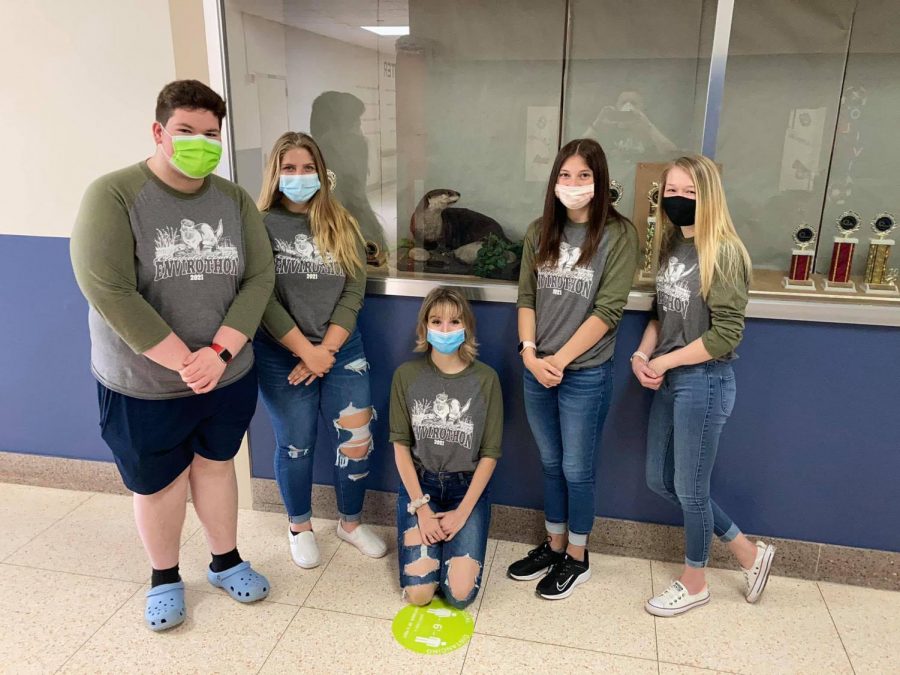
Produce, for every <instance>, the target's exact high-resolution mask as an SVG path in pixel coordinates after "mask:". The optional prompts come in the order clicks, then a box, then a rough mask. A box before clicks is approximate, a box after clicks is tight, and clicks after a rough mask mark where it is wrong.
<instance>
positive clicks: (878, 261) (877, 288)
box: [863, 213, 900, 295]
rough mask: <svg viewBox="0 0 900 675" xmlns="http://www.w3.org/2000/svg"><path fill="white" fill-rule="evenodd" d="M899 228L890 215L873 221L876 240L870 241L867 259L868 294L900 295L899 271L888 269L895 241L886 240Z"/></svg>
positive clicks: (866, 281) (866, 282) (866, 285)
mask: <svg viewBox="0 0 900 675" xmlns="http://www.w3.org/2000/svg"><path fill="white" fill-rule="evenodd" d="M895 227H897V219H896V218H895V217H894V216H893V215H892V214H890V213H879V214H878V215H877V216H875V220H873V221H872V231H873V232H874V233H875V235H876V236H875V238H873V239H869V255H868V257H867V258H866V276H865V283H864V284H863V290H864V291H865V292H866V293H876V294H881V295H900V290H898V289H897V283H896V282H897V277H898V276H900V274H898V270H896V269H888V267H887V263H888V258H890V257H891V247H892V246H893V245H894V240H893V239H885V237H887V236H888V235H889V234H890V233H891V232H892V231H893V230H894V228H895Z"/></svg>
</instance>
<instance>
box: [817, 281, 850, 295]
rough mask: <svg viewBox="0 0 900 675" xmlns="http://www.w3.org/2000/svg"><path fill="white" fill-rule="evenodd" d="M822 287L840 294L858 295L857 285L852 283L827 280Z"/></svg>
mask: <svg viewBox="0 0 900 675" xmlns="http://www.w3.org/2000/svg"><path fill="white" fill-rule="evenodd" d="M822 287H823V288H824V289H825V290H826V291H836V292H838V293H856V284H855V283H854V282H852V281H828V280H826V281H825V282H824V283H823V284H822Z"/></svg>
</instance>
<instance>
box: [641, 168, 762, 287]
mask: <svg viewBox="0 0 900 675" xmlns="http://www.w3.org/2000/svg"><path fill="white" fill-rule="evenodd" d="M676 166H677V167H678V168H680V169H683V170H684V171H685V172H686V173H687V174H688V175H689V176H690V177H691V180H692V181H693V183H694V190H695V193H696V195H697V205H696V217H695V219H694V220H695V222H694V241H695V245H696V247H697V258H698V260H699V261H700V293H701V295H702V296H703V298H704V299H706V298H707V297H709V289H710V287H711V286H712V282H713V278H714V277H716V276H720V277H721V278H722V279H723V280H724V281H725V283H726V284H728V285H732V286H735V287H737V286H741V285H744V284H747V283H749V279H750V277H751V275H752V267H753V265H752V263H751V261H750V254H748V253H747V248H746V247H745V246H744V244H743V242H741V238H740V237H739V236H738V233H737V231H736V230H735V228H734V222H733V221H732V220H731V213H729V211H728V204H727V203H726V202H725V190H724V188H723V187H722V177H721V176H720V175H719V168H718V167H717V166H716V164H715V162H713V161H712V160H711V159H708V158H707V157H704V156H702V155H689V156H685V157H679V158H678V159H676V160H675V161H674V162H672V163H671V164H670V165H669V166H667V167H666V169H665V170H664V171H663V173H662V176H661V177H660V179H659V195H660V198H659V199H658V200H657V207H656V210H657V214H656V222H657V223H658V225H657V229H656V247H657V255H656V260H657V264H658V265H660V266H662V265H664V264H665V263H664V262H663V261H664V260H667V259H668V257H669V251H670V250H671V249H672V246H673V245H674V239H675V225H674V224H673V223H672V221H671V220H669V218H668V217H667V216H666V212H665V210H664V209H663V208H662V200H663V196H664V195H665V190H666V179H667V178H668V176H669V171H671V170H672V169H673V168H674V167H676Z"/></svg>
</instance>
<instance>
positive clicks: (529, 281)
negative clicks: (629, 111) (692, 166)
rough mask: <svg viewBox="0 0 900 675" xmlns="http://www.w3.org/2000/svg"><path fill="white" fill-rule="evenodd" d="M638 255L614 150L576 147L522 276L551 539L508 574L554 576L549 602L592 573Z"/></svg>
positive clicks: (535, 228)
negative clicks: (620, 197) (604, 442)
mask: <svg viewBox="0 0 900 675" xmlns="http://www.w3.org/2000/svg"><path fill="white" fill-rule="evenodd" d="M637 260H638V242H637V233H636V231H635V229H634V226H633V225H632V224H631V222H629V221H628V219H627V218H625V217H624V216H622V215H621V214H619V213H618V212H617V211H616V209H615V207H613V205H612V204H611V203H610V199H609V171H608V169H607V164H606V156H605V155H604V153H603V149H602V148H601V147H600V145H599V144H598V143H597V142H596V141H593V140H590V139H580V140H574V141H571V142H569V143H568V144H566V145H565V146H564V147H563V148H562V149H561V150H560V151H559V154H558V155H557V156H556V161H555V162H554V164H553V170H552V171H551V173H550V180H549V183H548V185H547V192H546V196H545V200H544V213H543V216H542V217H541V218H539V219H538V220H536V221H535V222H534V223H532V224H531V226H530V227H529V228H528V232H527V234H526V235H525V242H524V248H523V252H522V270H521V275H520V277H519V300H518V307H519V339H520V340H521V342H520V343H519V352H520V353H521V354H522V359H523V362H524V365H525V411H526V413H527V415H528V422H529V425H530V426H531V431H532V433H533V434H534V438H535V441H536V443H537V446H538V450H539V451H540V455H541V463H542V464H543V469H544V516H545V521H546V527H547V539H546V541H545V542H544V543H543V544H541V545H540V546H538V547H537V548H535V549H534V550H532V551H530V552H529V553H528V555H527V556H526V557H525V558H523V559H522V560H519V561H516V562H514V563H513V564H512V565H510V567H509V569H508V572H507V573H508V575H509V576H510V577H512V578H513V579H518V580H532V579H538V578H540V577H544V578H543V579H542V580H541V581H540V582H539V583H538V586H537V591H538V594H539V595H540V596H541V597H543V598H546V599H548V600H557V599H561V598H566V597H568V596H569V595H571V594H572V591H573V590H574V588H575V586H577V585H579V584H581V583H584V582H585V581H587V580H588V579H590V575H591V571H590V565H589V560H588V553H587V550H586V546H587V539H588V535H589V534H590V532H591V527H592V526H593V524H594V455H595V454H596V452H597V447H598V445H599V443H600V436H601V433H602V431H603V422H604V420H605V418H606V413H607V411H608V410H609V403H610V397H611V395H612V376H613V369H612V355H613V350H614V348H615V340H616V326H617V325H618V323H619V320H620V319H621V318H622V312H623V310H624V308H625V303H626V301H627V300H628V292H629V290H630V289H631V283H632V280H633V278H634V271H635V268H636V266H637ZM545 575H546V576H545Z"/></svg>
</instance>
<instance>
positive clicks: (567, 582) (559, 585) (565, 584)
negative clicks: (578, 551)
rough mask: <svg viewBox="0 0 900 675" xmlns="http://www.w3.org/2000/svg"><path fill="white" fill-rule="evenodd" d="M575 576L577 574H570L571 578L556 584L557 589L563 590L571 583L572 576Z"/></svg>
mask: <svg viewBox="0 0 900 675" xmlns="http://www.w3.org/2000/svg"><path fill="white" fill-rule="evenodd" d="M574 576H575V575H574V574H570V575H569V578H568V579H566V580H565V581H564V582H563V583H562V584H556V590H558V591H561V590H563V589H564V588H565V587H566V586H567V585H568V584H569V582H570V581H572V577H574Z"/></svg>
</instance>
